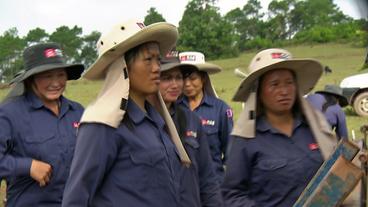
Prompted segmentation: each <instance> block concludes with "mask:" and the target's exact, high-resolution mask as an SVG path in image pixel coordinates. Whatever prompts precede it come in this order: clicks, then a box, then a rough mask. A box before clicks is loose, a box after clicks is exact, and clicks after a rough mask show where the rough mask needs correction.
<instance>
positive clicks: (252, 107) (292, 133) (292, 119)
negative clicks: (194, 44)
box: [222, 49, 337, 207]
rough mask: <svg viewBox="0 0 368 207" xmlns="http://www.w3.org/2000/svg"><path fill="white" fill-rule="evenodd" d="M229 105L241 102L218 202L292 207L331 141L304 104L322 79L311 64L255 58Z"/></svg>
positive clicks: (268, 53)
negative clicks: (220, 197) (241, 106)
mask: <svg viewBox="0 0 368 207" xmlns="http://www.w3.org/2000/svg"><path fill="white" fill-rule="evenodd" d="M248 69H249V76H247V78H245V79H244V80H243V81H242V83H241V84H240V86H239V88H238V90H237V92H236V93H235V96H234V101H240V102H245V108H244V111H243V112H242V113H241V114H240V116H239V119H238V121H237V123H236V125H235V126H234V130H233V132H232V135H233V141H232V143H231V147H230V148H229V157H228V160H227V165H226V166H227V171H226V176H225V180H224V183H223V186H222V188H223V196H224V200H225V204H226V206H228V207H246V206H293V204H294V203H295V201H296V200H297V199H298V197H299V195H300V194H301V193H302V191H303V190H304V188H305V187H306V186H307V184H308V182H309V181H310V180H311V178H312V177H313V176H314V174H315V173H316V172H317V170H318V169H319V167H320V165H321V164H322V163H323V161H324V160H325V159H327V157H328V156H329V155H330V153H331V152H332V151H333V148H334V146H335V145H336V142H337V139H336V137H335V136H334V135H333V133H332V132H331V130H330V128H329V127H328V124H327V122H326V120H325V119H324V116H323V115H322V114H321V113H320V112H319V111H317V110H315V109H314V108H313V107H312V106H311V105H310V104H309V103H308V102H307V101H306V100H305V99H304V98H303V95H304V94H306V93H308V92H309V91H310V90H311V89H312V88H313V87H314V85H315V84H316V82H317V81H318V79H319V77H320V75H321V74H322V66H321V64H320V63H319V62H317V61H315V60H312V59H293V58H292V56H291V54H290V53H289V52H288V51H286V50H283V49H267V50H263V51H261V52H259V53H258V54H257V55H256V56H255V57H254V58H253V59H252V61H251V63H250V65H249V67H248Z"/></svg>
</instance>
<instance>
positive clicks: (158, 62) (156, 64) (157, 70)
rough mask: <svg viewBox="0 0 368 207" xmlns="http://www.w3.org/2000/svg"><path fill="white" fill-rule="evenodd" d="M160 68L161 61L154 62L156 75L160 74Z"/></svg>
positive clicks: (153, 69)
mask: <svg viewBox="0 0 368 207" xmlns="http://www.w3.org/2000/svg"><path fill="white" fill-rule="evenodd" d="M160 68H161V63H160V60H156V61H154V63H153V64H152V72H154V73H156V72H160Z"/></svg>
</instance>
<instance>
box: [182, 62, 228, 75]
mask: <svg viewBox="0 0 368 207" xmlns="http://www.w3.org/2000/svg"><path fill="white" fill-rule="evenodd" d="M186 65H188V66H189V65H190V66H193V67H194V68H195V69H197V70H198V71H203V72H206V73H208V74H215V73H219V72H221V71H222V69H221V67H220V66H218V65H215V64H212V63H199V64H190V63H186ZM193 67H183V69H184V71H185V70H192V69H193Z"/></svg>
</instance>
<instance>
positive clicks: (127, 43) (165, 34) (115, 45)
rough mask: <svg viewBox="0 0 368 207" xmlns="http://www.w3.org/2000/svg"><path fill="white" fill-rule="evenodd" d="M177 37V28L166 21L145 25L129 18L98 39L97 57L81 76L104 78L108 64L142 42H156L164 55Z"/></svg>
mask: <svg viewBox="0 0 368 207" xmlns="http://www.w3.org/2000/svg"><path fill="white" fill-rule="evenodd" d="M177 38H178V30H177V28H176V27H175V26H174V25H172V24H169V23H166V22H159V23H154V24H151V25H149V26H145V25H144V23H142V22H139V21H136V20H130V21H126V22H122V23H120V24H117V25H115V26H114V27H113V28H112V30H111V31H110V32H108V33H106V34H105V35H102V36H101V37H100V39H99V40H98V42H97V50H98V58H97V60H96V61H95V62H94V63H93V64H92V65H91V67H89V69H88V70H87V71H86V72H85V74H84V75H83V77H84V78H86V79H91V80H98V79H104V77H105V74H106V68H107V66H108V65H110V64H111V63H112V62H113V61H114V60H115V59H117V58H119V57H122V56H123V55H124V54H125V52H127V51H128V50H130V49H132V48H134V47H136V46H138V45H141V44H143V43H147V42H157V43H158V44H159V46H160V52H161V54H162V55H165V54H166V53H167V52H168V51H170V50H171V49H172V48H173V47H174V46H175V44H176V40H177Z"/></svg>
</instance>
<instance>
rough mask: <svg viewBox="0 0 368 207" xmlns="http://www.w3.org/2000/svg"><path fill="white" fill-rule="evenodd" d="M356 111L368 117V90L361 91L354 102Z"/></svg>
mask: <svg viewBox="0 0 368 207" xmlns="http://www.w3.org/2000/svg"><path fill="white" fill-rule="evenodd" d="M353 108H354V111H355V113H357V114H358V115H359V116H363V117H368V92H367V91H366V92H363V93H360V94H359V95H358V96H357V97H356V98H355V99H354V103H353Z"/></svg>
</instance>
